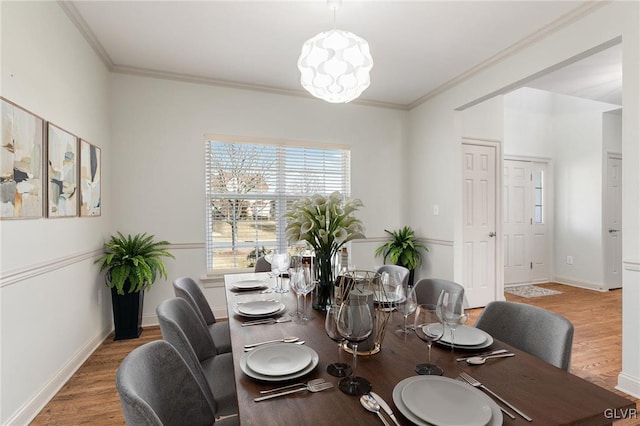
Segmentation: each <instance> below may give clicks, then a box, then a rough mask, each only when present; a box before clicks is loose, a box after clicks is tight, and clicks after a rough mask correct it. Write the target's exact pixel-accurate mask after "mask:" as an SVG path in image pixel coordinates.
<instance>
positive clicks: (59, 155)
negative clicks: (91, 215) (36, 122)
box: [47, 123, 78, 217]
mask: <svg viewBox="0 0 640 426" xmlns="http://www.w3.org/2000/svg"><path fill="white" fill-rule="evenodd" d="M47 148H48V149H47V153H48V157H47V167H48V176H47V177H48V182H49V184H48V198H49V208H48V210H47V211H48V216H49V217H72V216H77V215H78V197H77V193H78V139H77V138H76V137H75V136H74V135H72V134H71V133H69V132H67V131H65V130H62V129H61V128H59V127H56V126H55V125H53V124H51V123H48V131H47Z"/></svg>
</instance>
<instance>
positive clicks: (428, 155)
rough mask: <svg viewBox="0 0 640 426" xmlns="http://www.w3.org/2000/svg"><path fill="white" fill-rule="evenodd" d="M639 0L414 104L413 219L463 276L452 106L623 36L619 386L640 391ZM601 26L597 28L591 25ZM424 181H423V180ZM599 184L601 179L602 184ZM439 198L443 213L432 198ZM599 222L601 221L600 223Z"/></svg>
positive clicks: (604, 11)
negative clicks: (446, 244)
mask: <svg viewBox="0 0 640 426" xmlns="http://www.w3.org/2000/svg"><path fill="white" fill-rule="evenodd" d="M639 27H640V4H639V3H638V2H622V1H615V2H612V3H608V4H606V5H602V6H601V7H599V8H598V9H597V10H595V11H594V12H592V13H591V14H588V15H587V16H584V17H583V18H582V19H579V20H576V21H574V22H572V23H571V24H570V25H567V26H566V27H563V28H562V29H559V30H557V31H556V32H553V33H549V34H546V36H545V37H544V38H541V39H540V40H538V41H535V42H532V43H529V44H527V46H526V47H524V48H522V50H520V51H517V52H515V53H514V54H512V55H511V56H508V57H506V58H505V59H504V60H503V61H501V62H500V63H498V64H495V65H493V66H489V67H487V68H485V69H484V70H483V71H481V72H479V73H478V74H476V75H474V76H472V77H470V78H468V79H466V80H464V81H462V82H460V83H459V84H457V85H455V86H453V87H451V88H450V89H448V90H446V91H443V92H441V93H440V94H438V95H437V96H435V97H433V98H431V99H429V100H428V101H427V102H425V103H423V104H422V105H420V106H418V107H416V108H414V109H413V110H412V111H410V119H409V141H410V143H409V147H408V151H409V159H410V164H409V170H410V175H409V182H410V183H411V184H412V187H411V188H412V192H414V193H415V194H418V195H416V196H415V197H412V198H411V203H410V205H409V223H410V225H412V226H413V227H414V228H415V229H417V230H419V235H421V236H424V235H429V236H431V235H433V236H434V237H435V238H438V239H441V240H444V241H453V244H452V245H451V247H450V249H447V250H442V252H443V253H440V255H441V256H442V258H445V259H446V258H449V259H450V258H451V257H447V256H446V254H445V253H444V252H445V251H448V252H449V253H453V256H452V257H453V268H454V271H453V275H454V276H460V271H459V265H460V262H459V260H458V259H460V258H461V256H460V253H459V252H458V251H459V248H458V247H459V245H460V243H461V235H462V232H461V221H460V220H458V216H457V214H456V212H458V211H460V205H461V200H460V199H459V197H458V196H455V195H453V194H459V193H460V186H459V185H458V182H459V179H460V178H459V175H460V166H459V158H458V152H459V146H460V139H459V137H460V135H461V129H462V123H461V122H460V119H459V117H457V116H456V114H455V112H454V110H455V109H456V108H460V107H463V106H465V105H467V104H471V103H473V102H475V101H478V100H480V99H483V98H484V97H486V96H487V95H491V94H494V93H503V92H508V91H510V90H512V89H513V87H514V86H515V85H517V84H518V83H519V82H524V81H525V80H526V79H528V78H530V77H531V76H532V75H534V74H536V73H538V72H541V71H543V70H545V69H549V68H551V67H553V66H554V65H556V64H558V63H561V62H563V61H564V60H566V59H568V58H572V57H574V56H577V55H580V54H582V53H583V52H586V51H589V50H591V49H593V48H595V47H597V46H600V45H603V44H606V43H609V42H610V41H611V40H614V39H616V38H619V37H621V38H622V40H623V74H624V89H623V105H624V109H623V112H622V122H623V130H622V151H623V156H624V158H625V168H624V170H623V194H624V195H623V197H624V199H625V200H628V201H626V202H625V203H623V223H624V230H625V234H624V237H623V238H624V242H623V258H624V259H625V260H624V261H623V262H624V272H623V298H624V302H623V303H624V309H623V340H624V343H623V354H622V356H623V372H622V373H621V374H620V376H619V386H620V388H621V389H623V390H625V391H626V392H629V393H634V394H635V395H640V362H638V360H639V359H640V314H639V313H638V312H639V311H638V309H637V306H638V305H639V304H640V244H638V241H640V201H639V200H640V189H639V186H640V185H638V183H640V142H639V141H640V132H639V129H640V121H639V120H638V117H640V109H639V105H640V84H639V82H640V34H639V30H638V28H639ZM594 28H597V29H598V31H593V29H594ZM417 182H419V184H418V183H417ZM598 190H600V187H598ZM434 204H439V208H440V212H443V213H441V215H440V216H433V215H432V214H431V213H430V212H431V211H432V206H433V205H434ZM600 226H601V224H598V229H600Z"/></svg>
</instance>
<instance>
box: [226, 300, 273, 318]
mask: <svg viewBox="0 0 640 426" xmlns="http://www.w3.org/2000/svg"><path fill="white" fill-rule="evenodd" d="M236 306H237V307H238V312H240V313H241V314H244V315H253V316H256V315H271V314H273V313H275V312H278V311H279V310H280V309H282V307H283V306H284V305H283V304H282V303H280V302H279V301H277V300H254V301H251V302H244V303H242V304H240V303H239V304H237V305H236Z"/></svg>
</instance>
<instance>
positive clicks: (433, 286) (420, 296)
mask: <svg viewBox="0 0 640 426" xmlns="http://www.w3.org/2000/svg"><path fill="white" fill-rule="evenodd" d="M415 289H416V290H415V291H416V301H417V302H418V304H428V305H435V304H437V303H438V297H440V293H441V292H442V290H462V291H464V287H462V286H461V285H460V284H458V283H455V282H453V281H449V280H443V279H441V278H423V279H421V280H420V281H418V282H417V283H416V285H415Z"/></svg>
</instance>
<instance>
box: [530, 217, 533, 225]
mask: <svg viewBox="0 0 640 426" xmlns="http://www.w3.org/2000/svg"><path fill="white" fill-rule="evenodd" d="M529 224H530V225H533V218H532V217H530V218H529Z"/></svg>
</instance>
